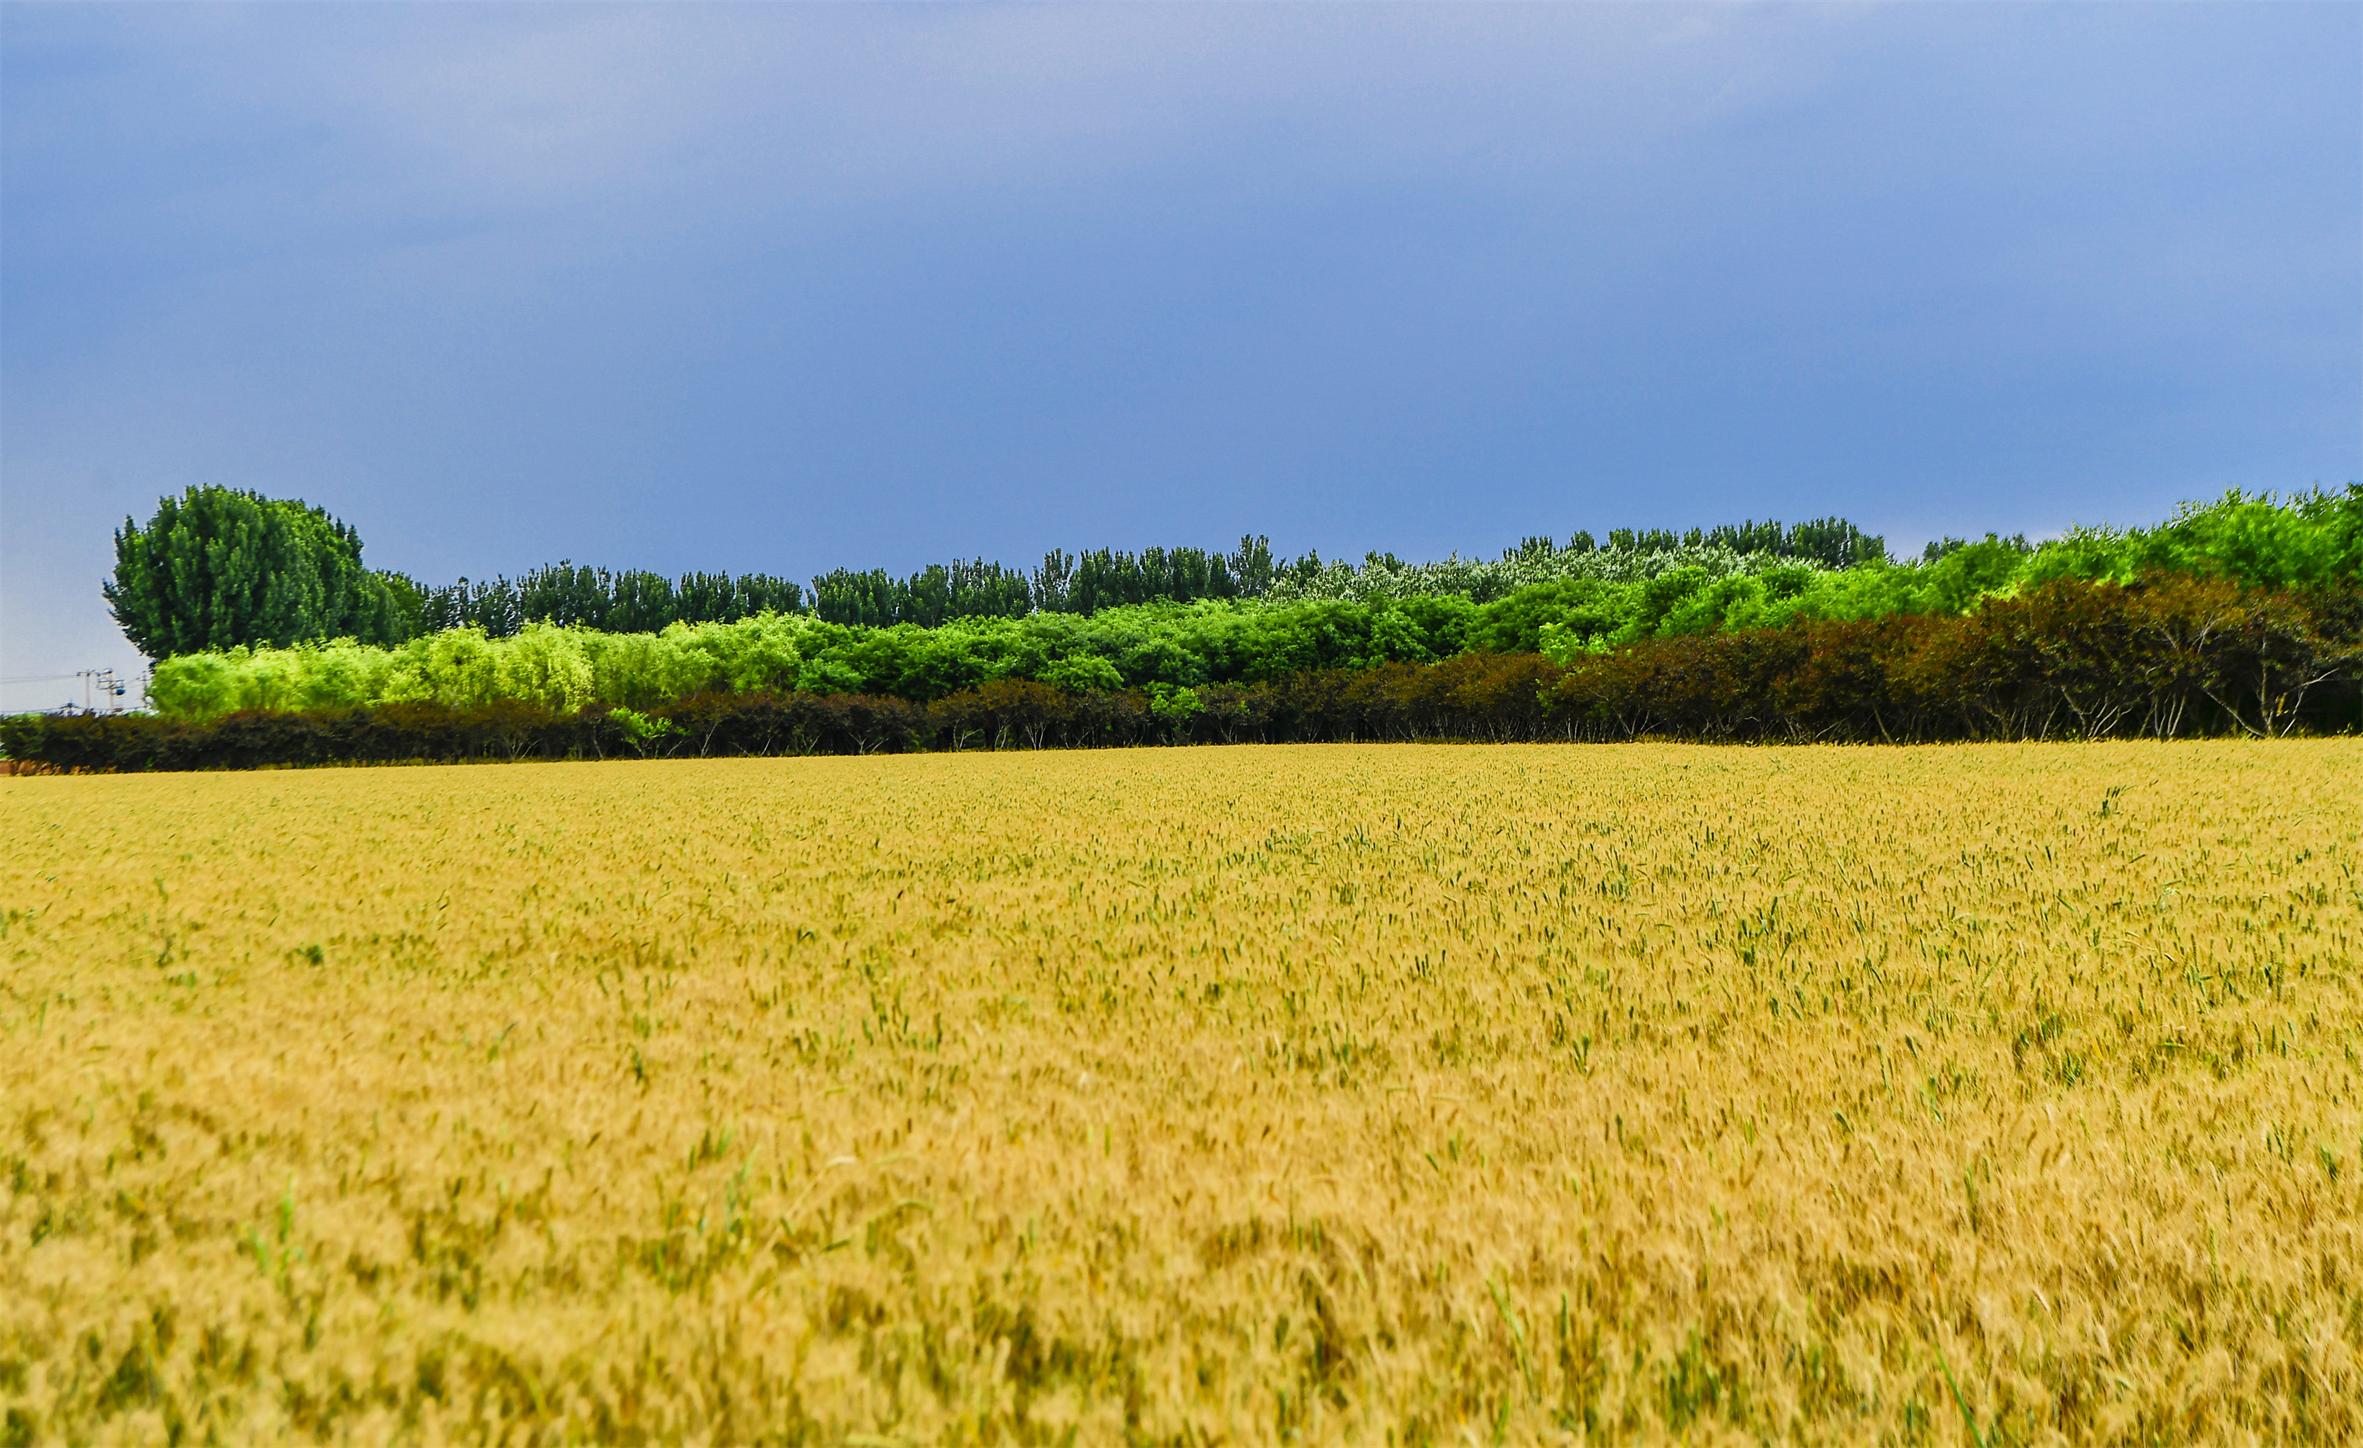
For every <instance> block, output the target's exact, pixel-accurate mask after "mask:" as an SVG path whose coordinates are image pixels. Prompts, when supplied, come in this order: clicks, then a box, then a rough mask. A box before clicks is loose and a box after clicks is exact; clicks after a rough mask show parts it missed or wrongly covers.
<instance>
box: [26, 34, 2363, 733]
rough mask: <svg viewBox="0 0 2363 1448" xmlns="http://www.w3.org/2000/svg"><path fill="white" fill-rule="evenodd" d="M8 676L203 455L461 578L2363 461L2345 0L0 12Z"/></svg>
mask: <svg viewBox="0 0 2363 1448" xmlns="http://www.w3.org/2000/svg"><path fill="white" fill-rule="evenodd" d="M0 127H4V133H0V677H5V678H7V679H9V680H10V681H11V682H8V683H6V684H0V707H28V706H33V705H46V704H54V703H56V702H58V701H60V700H62V699H63V698H64V697H65V696H66V693H67V691H68V689H69V687H70V683H69V681H65V680H58V679H37V680H33V681H30V682H24V681H25V680H26V678H27V676H36V675H57V674H64V673H67V672H69V671H71V670H74V669H77V668H82V667H87V666H96V665H103V664H115V665H136V659H135V658H134V656H133V655H132V652H131V650H130V649H129V647H128V645H126V644H124V643H123V641H122V639H121V637H120V635H119V634H118V633H117V632H116V631H115V629H114V626H113V623H112V621H111V620H110V619H109V618H108V616H107V612H106V608H105V604H104V603H103V602H102V600H101V599H100V597H99V583H100V581H101V580H102V578H103V577H104V576H105V575H106V573H107V570H108V569H109V567H110V566H111V565H112V561H113V548H112V543H111V541H110V538H109V534H110V531H111V530H112V529H113V528H114V527H115V526H116V525H118V524H119V523H120V522H121V521H122V519H123V517H124V515H126V514H127V513H128V514H137V515H139V516H140V517H141V518H142V519H145V517H146V516H147V514H148V513H149V512H150V511H151V510H152V509H153V507H154V505H155V501H156V498H157V497H158V496H159V495H160V494H163V493H166V492H172V491H178V490H179V489H180V488H182V487H183V486H185V485H187V484H189V483H193V482H215V483H224V484H231V485H235V486H240V487H251V488H255V489H259V490H261V491H263V492H265V493H270V494H275V495H294V496H300V497H303V498H306V499H310V500H312V501H315V502H318V503H321V504H324V505H325V506H327V507H328V508H329V509H331V510H332V511H333V512H335V513H337V514H339V515H340V516H342V517H343V518H345V519H346V520H347V521H349V522H351V523H353V524H354V525H355V526H356V527H358V528H359V530H360V531H361V534H362V537H363V538H364V540H365V542H366V557H367V559H368V561H369V562H371V563H372V564H375V565H376V566H379V567H385V568H398V569H401V570H403V571H405V572H408V573H410V574H412V575H414V576H416V577H419V578H421V579H424V580H429V581H440V580H446V579H449V578H451V577H454V576H457V575H461V574H467V575H471V576H486V575H489V574H491V573H493V572H497V571H506V572H509V573H512V574H513V573H515V572H517V571H519V570H522V569H524V568H528V567H531V566H533V565H535V564H538V563H543V562H549V561H555V560H557V559H559V558H562V557H563V558H572V559H574V560H576V561H578V562H595V563H601V564H608V565H613V566H634V567H648V568H655V569H659V570H663V571H666V572H679V571H682V570H686V569H693V568H705V569H730V570H753V569H760V570H765V571H770V572H778V573H784V574H788V575H790V576H795V577H809V576H810V575H811V574H812V573H814V572H817V571H820V570H823V569H826V568H828V567H831V566H835V565H838V564H846V565H851V566H867V565H872V564H877V565H884V566H886V567H889V568H893V569H896V570H908V569H910V568H913V567H916V566H918V565H920V564H922V563H924V562H927V561H930V560H936V559H944V558H948V557H951V556H952V555H955V554H959V555H964V556H965V555H973V554H980V553H981V554H983V555H985V556H987V557H993V558H999V559H1003V560H1005V561H1009V562H1012V563H1030V562H1032V561H1034V560H1035V559H1038V558H1039V556H1040V554H1041V552H1042V550H1043V549H1044V548H1046V547H1049V546H1051V545H1061V546H1065V547H1068V548H1076V547H1089V546H1095V545H1101V544H1107V545H1113V546H1119V547H1137V546H1140V545H1143V544H1148V543H1176V542H1190V543H1200V544H1209V545H1226V544H1228V543H1230V542H1231V541H1233V540H1235V539H1236V538H1237V537H1238V535H1239V534H1240V533H1242V532H1245V531H1250V530H1253V531H1259V532H1265V533H1268V534H1270V535H1271V538H1272V541H1273V543H1274V545H1275V546H1276V547H1277V548H1278V549H1279V550H1280V551H1282V552H1284V553H1294V552H1299V551H1302V550H1304V549H1306V548H1316V547H1317V548H1319V549H1320V550H1321V551H1322V552H1323V553H1325V554H1347V555H1359V554H1360V553H1361V552H1363V551H1365V550H1367V549H1372V548H1384V549H1390V550H1393V551H1395V552H1397V553H1400V554H1403V555H1405V556H1407V557H1428V556H1440V555H1442V554H1444V553H1446V552H1447V551H1451V550H1456V549H1457V550H1460V551H1462V552H1464V553H1466V552H1477V553H1484V554H1491V553H1493V552H1495V551H1497V550H1499V549H1500V548H1502V547H1504V546H1506V545H1508V544H1510V543H1512V542H1514V541H1515V540H1516V539H1517V538H1519V537H1520V536H1522V535H1524V534H1528V533H1537V532H1545V533H1551V534H1555V535H1559V536H1562V537H1564V536H1565V535H1566V534H1568V533H1570V532H1572V531H1574V530H1575V529H1577V528H1590V529H1593V530H1594V531H1600V530H1604V529H1606V528H1610V527H1615V526H1619V525H1626V524H1632V525H1660V524H1662V525H1669V526H1681V525H1689V524H1705V523H1714V522H1719V521H1726V520H1736V519H1739V518H1742V517H1759V518H1760V517H1765V516H1768V515H1770V516H1776V517H1780V518H1783V519H1794V518H1798V517H1804V516H1818V515H1822V514H1828V513H1842V514H1845V515H1847V516H1849V517H1852V518H1853V519H1854V520H1856V521H1857V522H1859V523H1861V524H1863V525H1864V526H1866V527H1868V528H1871V529H1873V530H1874V531H1884V532H1885V533H1887V534H1888V535H1889V537H1890V539H1891V541H1894V542H1898V543H1903V544H1909V545H1912V546H1915V547H1916V545H1917V544H1918V542H1919V541H1921V540H1923V539H1925V538H1926V537H1928V536H1931V535H1933V534H1938V533H1945V532H1962V533H1968V532H1983V531H1985V530H1987V529H1989V528H1991V529H1999V530H2002V531H2004V532H2013V531H2019V530H2024V531H2027V532H2029V533H2038V534H2039V533H2045V532H2050V531H2055V530H2057V529H2059V528H2061V527H2063V526H2065V525H2067V524H2069V523H2071V522H2115V523H2126V522H2140V521H2147V520H2151V519H2155V518H2157V517H2159V516H2162V515H2163V514H2164V513H2166V512H2167V511H2168V510H2169V509H2170V508H2171V507H2172V506H2173V504H2174V503H2175V502H2176V501H2177V500H2179V499H2183V498H2189V497H2197V496H2206V495H2211V494H2214V493H2217V492H2220V491H2221V490H2222V489H2224V488H2226V487H2228V486H2232V485H2242V486H2247V487H2269V488H2293V487H2304V486H2309V485H2312V484H2316V483H2341V482H2345V481H2348V480H2350V479H2355V478H2359V477H2363V7H2358V6H2355V5H2351V4H2325V5H2306V4H2262V5H2232V4H2223V5H2108V6H2103V5H2072V6H2064V7H2053V8H2043V7H2019V6H2006V5H1981V6H1961V5H1941V6H1940V5H1896V6H1868V5H1849V6H1844V7H1840V8H1833V9H1800V8H1778V7H1763V8H1754V7H1744V8H1743V7H1726V6H1717V7H1711V8H1684V7H1677V6H1670V5H1633V6H1619V7H1601V8H1572V7H1569V8H1549V7H1539V6H1527V7H1519V8H1503V9H1492V8H1482V7H1470V6H1455V7H1450V8H1437V9H1427V8H1416V7H1404V6H1388V7H1384V8H1378V7H1353V6H1332V7H1319V8H1312V7H1306V8H1277V7H1275V8H1248V7H1229V6H1226V7H1215V6H1204V7H1187V8H1184V7H1157V8H1152V7H1124V8H1104V9H1103V8H1065V7H1059V8H1048V7H1044V8H1035V7H986V8H961V9H930V8H916V7H864V8H802V7H798V8H790V7H786V6H765V7H753V8H723V7H711V8H696V7H687V6H676V7H668V8H645V9H643V8H634V7H628V6H616V5H601V6H595V7H581V8H576V7H569V6H562V5H536V6H532V7H529V8H519V9H499V8H486V7H478V6H468V7H461V6H425V5H419V6H401V5H381V6H357V5H340V6H294V5H279V6H270V7H264V8H237V9H210V8H189V7H181V6H159V5H138V6H127V7H122V8H109V7H97V6H76V7H71V8H50V7H45V6H35V5H29V4H23V3H10V4H7V5H5V6H0Z"/></svg>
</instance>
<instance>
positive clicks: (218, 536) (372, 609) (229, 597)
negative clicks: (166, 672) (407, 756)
mask: <svg viewBox="0 0 2363 1448" xmlns="http://www.w3.org/2000/svg"><path fill="white" fill-rule="evenodd" d="M101 591H102V592H103V593H104V594H105V596H106V600H107V603H108V605H109V606H110V607H111V608H112V609H113V610H114V614H115V621H116V622H117V623H118V624H120V625H122V628H123V632H124V635H125V637H127V638H129V639H130V640H131V641H132V643H133V644H135V645H137V646H138V648H139V649H140V651H141V652H142V653H145V654H146V655H148V657H150V658H157V659H161V658H170V657H172V656H174V655H176V654H185V653H190V652H193V651H195V650H199V649H225V648H236V647H238V646H240V645H247V646H255V645H267V646H272V647H281V648H283V647H285V646H287V645H289V644H295V643H302V642H306V641H309V640H315V639H328V638H355V639H359V640H361V641H362V642H364V643H381V644H382V643H393V642H397V641H398V640H399V639H400V638H401V637H402V634H401V632H400V630H401V629H402V627H403V616H404V614H405V612H406V611H407V605H408V596H407V595H406V593H405V591H404V590H403V589H401V587H400V586H399V585H396V584H393V583H391V582H389V581H388V580H387V579H386V578H385V577H384V576H382V575H379V574H375V573H372V572H370V571H369V570H368V569H366V568H364V567H362V565H361V538H360V535H359V534H357V533H355V532H354V531H353V530H352V529H351V528H349V527H347V526H346V525H345V524H343V523H340V522H338V521H337V520H336V519H334V518H332V517H330V516H329V515H328V514H327V513H325V512H323V511H321V510H320V509H318V508H315V507H312V506H311V505H310V504H307V503H302V502H296V501H293V500H285V499H275V498H265V497H263V496H262V495H261V494H259V493H251V492H243V491H239V490H236V489H231V488H221V487H192V488H190V489H188V490H187V491H186V492H184V493H183V494H182V495H181V496H179V497H177V498H165V499H163V500H161V501H160V502H159V503H158V505H157V508H156V516H155V517H154V518H152V519H150V520H149V521H148V524H147V526H146V527H144V528H143V527H141V526H140V525H139V524H137V523H136V522H134V521H133V520H132V519H129V518H126V519H124V520H123V527H122V529H121V530H120V531H118V532H117V533H116V534H115V574H114V577H113V578H111V579H109V580H108V581H107V583H106V584H105V585H104V587H103V588H102V590H101Z"/></svg>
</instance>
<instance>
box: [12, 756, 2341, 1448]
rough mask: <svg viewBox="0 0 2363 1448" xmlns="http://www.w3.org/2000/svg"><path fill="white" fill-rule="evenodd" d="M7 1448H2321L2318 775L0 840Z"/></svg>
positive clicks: (1465, 759) (326, 793) (1035, 796)
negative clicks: (172, 1445) (469, 1445)
mask: <svg viewBox="0 0 2363 1448" xmlns="http://www.w3.org/2000/svg"><path fill="white" fill-rule="evenodd" d="M0 841H4V843H0V890H4V892H5V895H4V898H0V910H4V912H5V913H4V915H0V922H4V929H5V934H4V935H0V955H4V959H5V969H4V972H0V1030H4V1031H5V1039H4V1041H0V1182H4V1183H5V1195H4V1196H0V1398H4V1399H5V1401H6V1404H7V1408H6V1414H7V1416H6V1429H5V1431H6V1434H7V1436H8V1437H9V1438H12V1439H33V1440H48V1439H57V1440H61V1441H83V1440H92V1439H122V1440H154V1439H160V1438H163V1437H165V1436H167V1435H175V1434H177V1435H183V1436H185V1437H186V1438H188V1439H191V1440H198V1441H202V1440H205V1439H217V1440H220V1441H225V1442H246V1441H255V1440H266V1439H281V1438H292V1437H307V1438H308V1437H326V1438H336V1439H350V1440H359V1441H376V1440H383V1439H388V1438H404V1439H412V1440H418V1439H425V1440H434V1441H441V1440H448V1439H475V1438H495V1439H505V1440H507V1441H527V1440H532V1439H546V1440H602V1441H633V1440H662V1441H676V1440H690V1441H730V1442H750V1441H760V1440H814V1441H832V1442H852V1441H909V1442H961V1441H975V1442H994V1441H1002V1442H1033V1441H1059V1440H1062V1439H1065V1438H1067V1437H1068V1436H1069V1435H1070V1433H1072V1434H1073V1436H1074V1438H1075V1439H1076V1440H1077V1441H1082V1442H1105V1441H1116V1440H1120V1439H1123V1438H1126V1437H1130V1438H1134V1439H1142V1440H1163V1441H1182V1442H1254V1441H1268V1440H1274V1439H1280V1438H1286V1437H1299V1438H1304V1439H1311V1440H1329V1441H1357V1442H1369V1441H1379V1440H1382V1439H1386V1438H1388V1437H1392V1438H1394V1439H1396V1440H1400V1441H1419V1440H1432V1441H1438V1442H1455V1443H1457V1442H1464V1441H1497V1440H1503V1439H1506V1440H1509V1441H1533V1440H1537V1439H1553V1438H1559V1437H1575V1436H1592V1437H1600V1436H1618V1435H1631V1434H1640V1435H1643V1436H1659V1435H1670V1434H1677V1433H1678V1434H1682V1435H1686V1436H1690V1437H1693V1438H1703V1439H1720V1438H1746V1439H1756V1438H1761V1437H1804V1438H1810V1439H1827V1438H1833V1437H1835V1438H1846V1439H1857V1438H1885V1439H1899V1440H1912V1439H1917V1438H1928V1439H1931V1440H1935V1441H1947V1440H1950V1441H1966V1440H1968V1439H1970V1438H1971V1437H1973V1436H1975V1437H1978V1438H1982V1439H1983V1441H1985V1442H1988V1443H1996V1442H2004V1441H2027V1442H2033V1441H2045V1440H2055V1439H2061V1438H2066V1439H2092V1438H2133V1439H2151V1440H2159V1441H2180V1440H2186V1439H2190V1438H2195V1437H2206V1438H2233V1439H2239V1438H2252V1437H2253V1438H2286V1437H2298V1436H2313V1437H2319V1438H2324V1439H2339V1438H2345V1439H2350V1440H2351V1439H2353V1438H2355V1437H2356V1436H2357V1435H2363V1408H2359V1407H2358V1404H2359V1403H2363V1096H2359V1094H2358V1084H2359V1081H2363V973H2359V971H2363V745H2359V744H2358V743H2356V742H2354V741H2319V742H2306V743H2278V744H2270V745H2263V744H2235V743H2224V744H2179V745H2150V746H2137V745H2087V746H1995V747H1977V748H1942V749H1913V750H1906V749H1835V748H1827V749H1805V750H1740V749H1714V748H1693V747H1673V746H1668V747H1652V746H1633V747H1615V748H1609V747H1593V748H1582V747H1559V748H1551V747H1541V748H1524V747H1477V748H1448V747H1435V746H1431V747H1400V748H1396V747H1362V748H1356V747H1304V748H1272V749H1247V748H1241V749H1230V750H1211V749H1206V750H1181V751H1149V752H1111V753H1070V754H1042V755H1024V756H1014V755H997V756H982V755H950V756H936V757H920V758H891V759H812V760H788V761H761V760H742V761H729V762H719V761H717V762H711V763H703V762H699V763H691V762H675V763H654V764H645V765H637V764H606V765H543V766H514V767H474V768H457V769H446V768H418V769H394V770H321V771H312V772H273V773H260V774H237V775H228V774H225V775H204V776H179V777H165V778H130V777H121V778H64V779H58V778H35V779H10V780H5V781H0Z"/></svg>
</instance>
